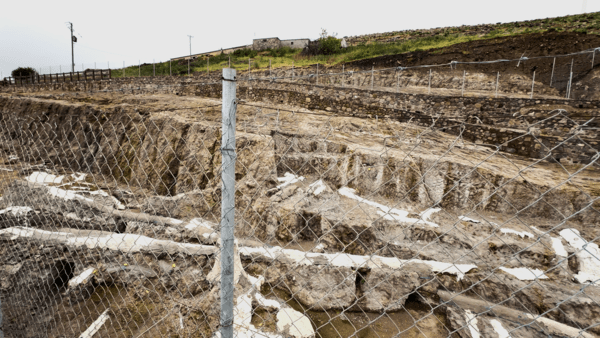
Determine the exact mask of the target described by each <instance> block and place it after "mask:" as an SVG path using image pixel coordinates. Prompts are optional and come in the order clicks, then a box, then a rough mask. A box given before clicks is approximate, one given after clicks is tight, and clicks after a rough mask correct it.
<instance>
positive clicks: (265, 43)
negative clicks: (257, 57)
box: [252, 38, 281, 50]
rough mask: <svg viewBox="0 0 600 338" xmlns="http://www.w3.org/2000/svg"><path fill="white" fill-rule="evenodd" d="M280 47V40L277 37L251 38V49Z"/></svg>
mask: <svg viewBox="0 0 600 338" xmlns="http://www.w3.org/2000/svg"><path fill="white" fill-rule="evenodd" d="M280 47H281V40H279V38H266V39H254V40H252V49H254V50H265V49H269V48H271V49H276V48H280Z"/></svg>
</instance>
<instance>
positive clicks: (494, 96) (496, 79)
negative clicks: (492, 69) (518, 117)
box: [494, 72, 500, 97]
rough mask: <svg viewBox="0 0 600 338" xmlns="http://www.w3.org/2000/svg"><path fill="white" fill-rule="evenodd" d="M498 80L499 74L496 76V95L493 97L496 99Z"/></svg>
mask: <svg viewBox="0 0 600 338" xmlns="http://www.w3.org/2000/svg"><path fill="white" fill-rule="evenodd" d="M499 80H500V72H498V74H497V75H496V95H495V96H494V97H498V81H499Z"/></svg>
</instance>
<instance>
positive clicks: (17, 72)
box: [10, 67, 38, 77]
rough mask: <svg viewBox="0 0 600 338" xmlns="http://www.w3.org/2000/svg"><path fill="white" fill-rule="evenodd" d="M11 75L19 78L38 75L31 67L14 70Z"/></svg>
mask: <svg viewBox="0 0 600 338" xmlns="http://www.w3.org/2000/svg"><path fill="white" fill-rule="evenodd" d="M10 74H11V76H12V77H18V76H26V77H29V76H31V75H34V76H36V75H37V74H38V73H37V71H36V70H35V69H33V68H31V67H19V68H17V69H15V70H13V71H12V72H11V73H10Z"/></svg>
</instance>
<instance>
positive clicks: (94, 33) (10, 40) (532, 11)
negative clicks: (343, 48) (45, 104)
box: [0, 0, 600, 76]
mask: <svg viewBox="0 0 600 338" xmlns="http://www.w3.org/2000/svg"><path fill="white" fill-rule="evenodd" d="M586 2H587V4H586V5H585V12H595V11H600V0H587V1H586ZM583 4H584V0H561V1H557V0H504V1H486V0H454V1H448V0H417V1H414V0H413V1H405V0H395V1H394V0H386V1H380V0H369V1H343V2H342V1H337V2H336V1H326V0H319V1H314V0H304V1H266V0H265V1H263V0H254V1H247V0H245V1H238V0H229V1H125V0H121V1H113V0H104V1H94V2H91V1H90V2H88V1H85V2H83V1H60V0H54V1H41V0H38V1H27V0H19V1H8V0H7V1H3V2H2V4H1V5H0V8H1V10H0V71H1V72H2V74H3V76H8V75H7V74H8V73H10V71H11V70H13V69H15V68H17V67H19V66H30V67H35V68H36V69H40V68H41V69H42V72H43V73H47V72H48V71H49V67H52V72H53V73H54V72H58V71H59V66H60V70H62V71H63V72H66V71H69V67H70V63H71V43H70V32H69V30H68V28H67V24H66V23H67V22H69V21H70V22H73V25H74V28H75V35H76V36H77V38H78V40H79V41H78V42H77V43H76V44H75V65H76V70H81V68H82V64H85V68H88V67H93V66H94V62H96V65H97V67H98V68H106V67H107V66H108V63H110V67H111V68H118V67H122V65H123V62H125V63H126V64H127V65H133V64H137V63H138V60H140V61H141V62H142V63H144V62H147V63H150V62H152V61H153V60H156V61H157V62H158V61H165V60H168V59H169V58H172V57H177V56H182V55H188V54H189V52H190V49H189V39H188V35H192V36H193V38H192V53H200V52H204V51H212V50H216V49H220V48H226V47H232V46H239V45H246V44H250V43H251V42H252V39H253V38H255V37H256V38H262V37H274V36H276V37H279V38H282V39H290V38H310V39H315V38H317V37H318V36H319V32H320V30H321V28H325V29H327V30H328V31H329V32H336V33H338V36H339V37H342V36H351V35H360V34H369V33H381V32H389V31H394V30H404V29H416V28H434V27H444V26H460V25H463V24H464V25H473V24H480V23H496V22H512V21H522V20H528V19H538V18H547V17H556V16H563V15H569V14H580V13H582V11H583V10H584V8H583Z"/></svg>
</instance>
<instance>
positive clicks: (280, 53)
mask: <svg viewBox="0 0 600 338" xmlns="http://www.w3.org/2000/svg"><path fill="white" fill-rule="evenodd" d="M293 53H294V50H293V49H292V48H291V47H281V48H277V49H271V48H269V49H267V55H268V56H271V57H284V56H286V55H288V54H293Z"/></svg>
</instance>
